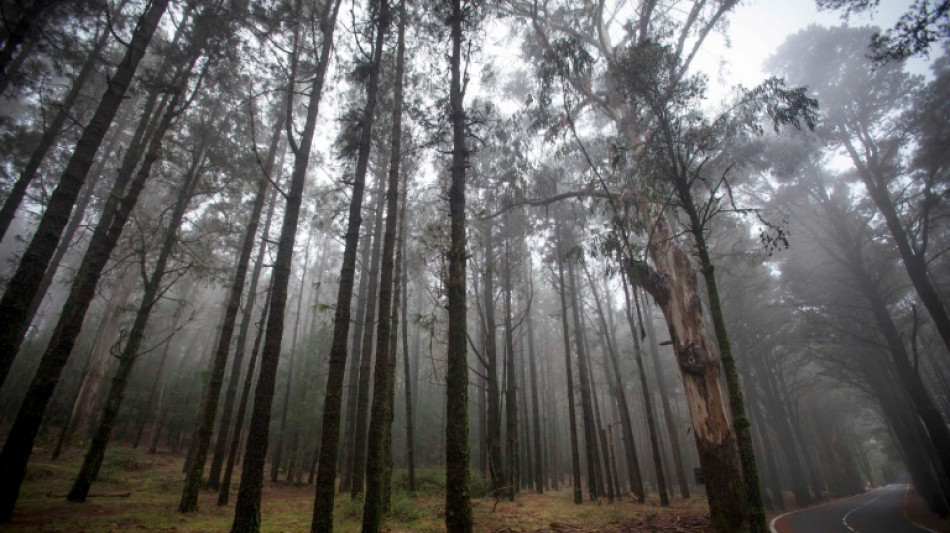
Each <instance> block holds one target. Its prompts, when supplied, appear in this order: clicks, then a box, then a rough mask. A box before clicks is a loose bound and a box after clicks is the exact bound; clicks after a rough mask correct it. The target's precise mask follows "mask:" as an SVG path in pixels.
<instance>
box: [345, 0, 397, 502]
mask: <svg viewBox="0 0 950 533" xmlns="http://www.w3.org/2000/svg"><path fill="white" fill-rule="evenodd" d="M387 1H388V0H387ZM381 167H382V166H381ZM383 176H384V174H383V173H382V172H379V174H378V175H377V179H376V187H377V192H376V198H377V202H376V221H375V227H374V229H373V246H372V251H371V252H370V264H369V269H368V274H367V275H368V276H369V282H368V287H367V289H366V314H364V315H363V341H362V353H361V354H360V379H359V390H358V391H357V395H356V415H355V416H356V418H355V419H354V424H353V451H352V452H351V455H350V457H351V458H352V460H353V466H352V468H351V469H350V473H351V474H350V497H352V498H356V497H357V496H359V495H360V494H362V493H363V483H364V481H365V479H364V478H365V475H366V421H367V418H368V411H369V389H370V385H371V378H372V375H373V370H372V362H373V339H374V333H375V329H374V328H373V324H374V322H375V320H376V317H377V312H376V311H377V298H376V297H377V293H378V291H379V258H380V254H381V253H382V244H383V242H382V241H383V239H382V236H383V208H384V207H385V200H386V195H385V194H384V193H383V190H384V188H383V182H384V177H383ZM382 313H383V310H382V309H380V310H379V313H378V315H379V316H382Z"/></svg>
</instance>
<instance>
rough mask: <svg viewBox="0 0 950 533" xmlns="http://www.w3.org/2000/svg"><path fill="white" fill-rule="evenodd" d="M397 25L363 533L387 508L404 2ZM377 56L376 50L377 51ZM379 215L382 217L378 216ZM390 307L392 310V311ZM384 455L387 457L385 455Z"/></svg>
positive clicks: (370, 531) (384, 12)
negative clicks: (386, 480) (386, 487)
mask: <svg viewBox="0 0 950 533" xmlns="http://www.w3.org/2000/svg"><path fill="white" fill-rule="evenodd" d="M390 16H391V15H390V8H389V2H388V0H383V2H382V3H381V5H380V10H379V18H380V26H381V28H380V32H383V31H384V30H383V28H384V27H385V25H387V24H388V23H389V20H388V19H389V17H390ZM398 16H399V24H398V31H397V39H396V43H397V44H396V71H395V74H394V79H393V84H394V87H393V112H392V134H391V140H390V152H389V157H390V159H389V180H388V182H387V183H386V229H385V231H384V233H383V255H382V258H381V261H382V262H381V265H380V267H381V271H380V275H379V321H378V322H377V324H376V373H375V376H376V377H375V379H374V381H373V408H372V409H373V410H372V416H371V417H370V421H369V435H368V438H367V441H368V443H369V446H368V449H367V451H366V499H365V500H364V503H363V533H379V531H380V528H381V525H382V521H383V511H384V510H385V509H386V508H388V504H387V503H386V502H384V500H388V497H386V495H385V494H384V493H385V492H386V490H385V486H386V482H385V477H386V470H387V468H386V467H387V466H388V462H389V461H391V458H392V450H391V448H390V447H389V446H387V444H391V442H392V415H393V391H394V390H395V383H394V381H395V378H396V376H395V373H394V370H395V365H394V363H395V360H396V353H395V350H394V349H393V348H394V346H395V345H394V343H393V340H394V338H392V337H393V336H395V332H397V331H398V329H396V327H397V326H398V322H397V323H396V324H395V325H394V324H393V323H394V322H396V321H395V320H393V317H394V316H398V315H395V313H396V311H397V309H396V307H398V305H399V296H398V292H397V293H396V296H395V297H394V292H396V291H397V290H398V287H397V286H396V285H395V284H394V283H393V278H394V277H395V279H396V280H397V281H398V279H399V275H398V270H396V268H397V265H396V264H395V263H396V260H395V257H394V256H395V254H396V230H397V222H398V218H399V171H400V168H399V165H400V161H401V156H402V153H401V150H402V145H401V141H402V89H403V87H402V84H403V71H404V65H405V56H406V44H405V43H406V13H405V0H401V1H400V4H399V13H398ZM380 51H381V50H380ZM380 215H382V213H380ZM394 301H395V304H396V306H395V307H394V306H393V302H394ZM387 452H388V453H387Z"/></svg>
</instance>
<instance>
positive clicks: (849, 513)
mask: <svg viewBox="0 0 950 533" xmlns="http://www.w3.org/2000/svg"><path fill="white" fill-rule="evenodd" d="M888 486H890V485H888ZM884 488H887V487H884ZM884 494H885V493H884V492H882V493H881V494H878V495H877V496H875V497H873V498H871V499H870V500H868V501H866V502H864V503H862V504H861V505H859V506H857V507H855V508H854V509H851V510H850V511H848V512H847V513H845V514H844V516H843V517H841V523H842V524H844V527H846V528H848V529H849V530H851V531H854V533H858V530H857V529H854V528H853V527H851V526H849V525H848V517H849V516H851V513H853V512H855V511H857V510H858V509H861V508H862V507H865V506H868V505H870V504H872V503H874V502H876V501H877V500H878V499H880V497H881V496H884Z"/></svg>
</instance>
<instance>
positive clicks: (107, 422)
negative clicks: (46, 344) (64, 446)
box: [66, 140, 211, 502]
mask: <svg viewBox="0 0 950 533" xmlns="http://www.w3.org/2000/svg"><path fill="white" fill-rule="evenodd" d="M210 142H211V141H208V140H205V141H203V144H204V146H201V147H200V148H199V149H198V154H196V155H195V156H194V160H193V162H192V164H191V166H190V168H189V169H188V172H187V173H186V174H185V176H184V180H183V182H182V185H181V189H180V191H179V193H178V198H177V199H176V201H175V207H174V209H173V211H172V214H171V218H170V219H169V223H168V228H167V230H166V234H165V238H164V240H163V243H162V247H161V250H159V253H158V257H157V259H156V260H155V266H154V269H153V270H152V274H151V276H149V279H148V281H147V283H146V284H145V288H144V294H143V296H142V302H141V304H140V305H139V309H138V312H137V313H136V315H135V321H134V322H133V323H132V328H131V329H130V330H129V337H128V340H127V341H126V343H125V347H124V348H123V349H122V353H121V354H120V355H119V356H118V359H119V366H118V368H117V369H116V373H115V376H114V377H113V378H112V386H111V387H110V388H109V395H108V397H107V399H106V405H105V410H104V411H103V413H102V418H101V419H100V421H99V427H98V429H97V430H96V433H95V436H94V437H93V439H92V444H91V445H90V447H89V452H88V453H87V454H86V457H85V458H84V459H83V464H82V467H81V468H80V470H79V474H78V475H77V476H76V480H75V482H73V486H72V489H70V491H69V494H68V495H67V496H66V498H67V499H68V500H69V501H72V502H84V501H86V497H87V496H88V495H89V487H90V486H91V485H92V483H93V481H95V480H96V476H98V474H99V468H100V467H101V466H102V459H103V457H105V451H106V446H108V443H109V439H110V437H111V435H112V429H113V426H114V424H115V419H116V417H117V416H118V414H119V409H120V408H121V406H122V401H123V399H124V398H125V389H126V386H127V384H128V378H129V376H130V375H131V373H132V368H133V366H134V365H135V361H136V360H137V359H138V357H139V356H140V355H141V354H140V353H139V347H140V346H141V344H142V341H143V340H145V327H146V326H147V325H148V319H149V317H150V316H151V313H152V309H154V307H155V304H157V303H158V300H159V298H160V297H161V293H162V292H163V291H162V280H163V278H164V276H165V272H166V267H167V266H168V261H169V259H170V258H171V254H172V249H173V248H174V246H175V244H176V243H177V242H178V231H179V227H180V226H181V222H182V220H183V219H184V218H185V214H186V213H187V211H188V205H189V203H190V202H191V199H192V197H193V196H194V191H195V187H196V186H197V184H198V182H199V181H200V180H201V167H202V165H203V164H204V159H205V157H206V155H207V150H208V148H209V147H210V146H209V145H210ZM145 260H146V253H145V251H144V250H143V251H142V261H143V262H144V261H145ZM142 268H143V269H145V268H146V267H145V266H143V267H142Z"/></svg>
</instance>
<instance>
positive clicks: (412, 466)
mask: <svg viewBox="0 0 950 533" xmlns="http://www.w3.org/2000/svg"><path fill="white" fill-rule="evenodd" d="M404 10H405V6H402V7H400V15H401V16H402V15H404V14H405V13H404ZM408 175H409V173H408V172H403V190H404V193H403V194H404V195H405V196H404V197H403V207H402V224H401V226H402V229H401V230H400V234H401V236H402V238H401V240H400V243H399V246H400V254H401V258H399V259H401V262H402V279H401V280H400V281H401V283H402V306H401V311H402V363H403V381H404V383H405V387H406V470H408V474H409V483H408V487H407V488H408V489H409V492H415V491H416V452H415V449H416V446H415V442H416V441H415V435H414V425H415V419H414V417H413V409H412V405H413V404H412V391H413V389H414V388H415V383H413V381H412V371H411V366H412V365H411V364H410V361H409V261H407V260H406V245H407V243H408V242H409V233H408V225H407V224H406V220H407V217H406V211H407V210H408V206H409V183H408ZM416 364H418V362H417V363H416Z"/></svg>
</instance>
